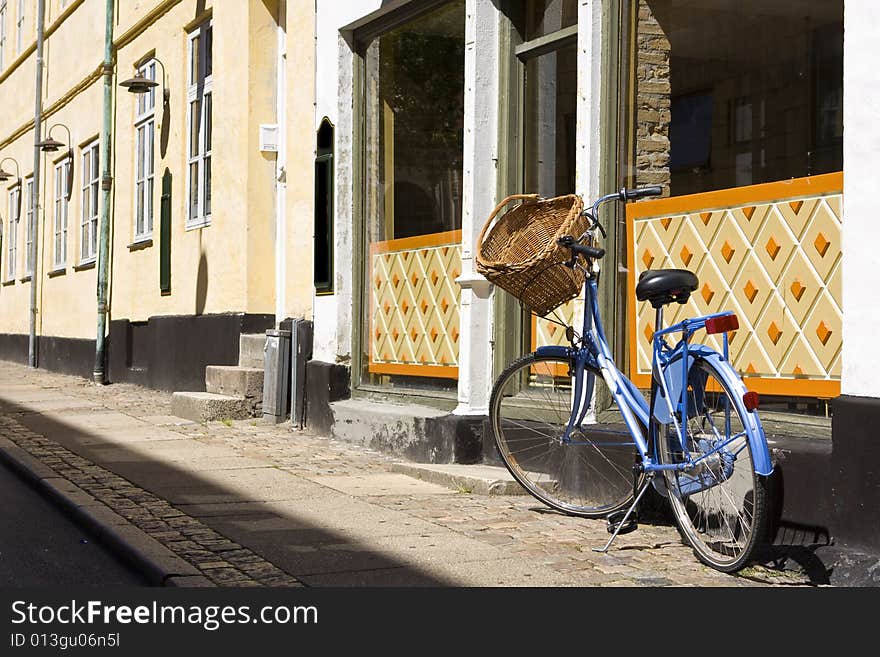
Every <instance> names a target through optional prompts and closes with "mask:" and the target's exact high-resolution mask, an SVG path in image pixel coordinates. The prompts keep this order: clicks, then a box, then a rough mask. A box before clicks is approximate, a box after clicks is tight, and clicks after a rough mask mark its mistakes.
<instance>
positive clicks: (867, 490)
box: [830, 395, 880, 553]
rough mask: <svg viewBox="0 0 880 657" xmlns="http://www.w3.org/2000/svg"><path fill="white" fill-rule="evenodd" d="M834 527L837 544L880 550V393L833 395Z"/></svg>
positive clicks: (832, 466) (832, 471)
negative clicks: (879, 432) (874, 395)
mask: <svg viewBox="0 0 880 657" xmlns="http://www.w3.org/2000/svg"><path fill="white" fill-rule="evenodd" d="M833 403H834V420H833V424H832V426H833V432H834V449H833V451H832V453H831V468H830V469H831V496H830V499H831V501H832V504H833V509H834V510H833V519H834V520H833V529H834V534H835V537H836V538H837V542H838V545H841V546H846V547H849V548H852V549H856V550H863V551H865V552H868V553H880V440H878V439H877V427H878V426H880V399H874V398H871V397H853V396H850V395H842V396H840V397H838V398H837V399H835V400H834V402H833Z"/></svg>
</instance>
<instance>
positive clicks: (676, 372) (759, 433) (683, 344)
mask: <svg viewBox="0 0 880 657" xmlns="http://www.w3.org/2000/svg"><path fill="white" fill-rule="evenodd" d="M594 207H595V206H594ZM584 308H585V310H584V320H583V331H582V333H581V346H580V347H574V346H571V347H562V346H546V347H538V348H537V349H536V350H535V354H536V355H537V356H553V357H561V358H565V359H568V360H569V362H571V363H572V365H573V376H572V378H573V387H572V404H571V406H572V411H571V417H570V419H569V422H568V426H567V428H566V430H565V433H564V434H563V438H562V440H563V442H566V443H573V440H572V438H571V434H572V432H573V430H574V429H576V428H580V426H581V424H582V423H583V421H584V418H585V417H586V415H587V412H588V410H589V406H590V403H591V400H592V398H593V391H594V386H595V375H594V374H592V373H591V372H589V371H587V370H586V368H587V366H591V367H593V368H596V369H598V370H599V371H601V372H602V377H603V378H604V380H605V383H606V384H607V386H608V389H609V391H610V392H611V395H612V396H613V397H614V400H615V402H616V403H617V407H618V409H619V410H620V412H621V415H622V416H623V420H624V422H625V423H626V426H627V428H628V430H629V433H630V436H631V437H632V440H633V442H634V443H635V445H636V448H637V449H638V452H639V454H640V456H641V461H642V469H643V470H644V471H645V472H659V471H663V470H679V471H687V470H692V469H694V468H696V467H697V466H699V465H700V463H701V462H702V461H703V460H705V459H706V458H708V457H710V456H712V455H714V454H715V453H717V452H720V451H722V450H724V448H725V447H726V445H727V444H729V443H730V442H732V441H733V440H735V439H736V438H739V437H740V436H741V435H742V434H738V435H737V436H734V437H732V438H729V439H728V440H727V441H725V442H724V443H722V444H720V445H717V446H716V447H715V448H714V449H713V450H712V451H710V452H708V453H706V454H703V455H701V456H700V457H699V458H697V459H692V458H691V456H690V450H688V449H686V442H687V435H686V434H687V430H686V423H685V422H681V423H679V422H678V421H677V420H676V412H678V413H679V415H678V417H680V418H685V419H686V418H687V417H688V395H687V389H688V377H689V376H690V370H691V367H692V365H693V363H694V362H695V359H696V358H698V357H699V358H701V359H704V360H707V361H709V362H711V363H712V365H714V366H715V368H716V370H717V371H718V373H719V374H720V375H721V377H722V379H723V383H724V385H726V386H727V387H728V389H729V390H730V391H731V393H732V397H733V399H734V403H736V404H737V406H738V408H739V411H740V415H741V416H742V417H743V418H744V419H745V424H746V426H745V433H746V435H747V439H748V441H749V445H750V446H751V449H752V455H753V462H754V469H755V472H756V473H757V474H760V475H769V474H771V473H772V472H773V466H772V463H771V460H770V453H769V450H768V448H767V443H766V440H765V439H764V431H763V428H762V427H761V423H760V420H759V419H758V416H757V413H755V412H754V411H748V410H747V409H746V408H745V404H744V402H743V399H742V396H743V394H745V393H746V392H747V390H746V388H745V385H744V384H743V382H742V380H741V379H740V377H739V375H738V374H737V373H736V371H735V370H734V369H733V368H732V367H731V366H730V364H729V362H728V360H727V334H726V333H725V334H724V354H719V353H718V352H716V351H715V350H713V349H710V348H709V347H706V346H705V345H701V344H696V345H691V344H690V342H689V340H690V338H691V336H692V335H693V334H694V332H696V331H697V330H699V329H701V328H704V327H705V324H706V321H707V320H709V319H712V318H714V317H721V316H725V315H729V314H731V313H730V312H722V313H715V314H713V315H705V316H702V317H697V318H694V319H687V320H684V321H682V322H679V323H678V324H675V325H674V326H670V327H668V328H665V329H662V330H659V331H657V332H656V333H655V335H654V339H653V362H652V371H653V372H655V373H656V374H657V376H655V379H656V384H655V385H654V386H652V390H656V389H658V387H659V388H662V390H663V393H664V394H663V395H662V396H659V395H652V399H651V402H650V405H649V403H648V402H647V401H645V398H644V396H643V395H642V393H641V392H640V391H639V390H638V388H636V386H635V385H634V384H633V383H632V381H630V380H629V378H628V377H627V376H626V375H624V374H623V373H622V372H621V371H620V370H619V369H617V366H616V365H615V363H614V358H613V356H612V354H611V349H610V348H609V346H608V342H607V340H606V338H605V332H604V329H603V327H602V321H601V317H600V314H599V304H598V287H597V278H596V276H595V275H593V274H589V275H588V277H587V280H586V285H585V286H584ZM678 332H681V333H682V337H681V339H680V340H679V341H678V342H677V343H676V344H675V346H673V347H669V346H668V345H667V343H666V341H665V340H664V336H667V335H669V334H672V333H678ZM661 399H662V400H664V401H665V404H663V403H662V402H661ZM673 400H676V401H677V404H678V406H677V408H674V407H673ZM729 421H730V420H729V414H728V419H727V423H728V430H729ZM658 423H659V424H660V425H666V424H673V425H674V426H675V429H676V433H677V435H678V438H679V440H680V442H681V446H682V453H683V454H684V455H686V457H685V459H684V460H683V461H682V462H680V463H672V464H662V463H658V462H657V461H656V460H655V458H654V455H653V454H652V452H651V450H650V446H649V443H650V442H652V441H654V440H656V436H655V427H656V425H657V424H658ZM643 428H646V429H647V431H643ZM645 435H647V440H646V438H645ZM574 444H576V443H574ZM698 485H699V486H700V487H705V485H703V484H698ZM690 492H692V491H690Z"/></svg>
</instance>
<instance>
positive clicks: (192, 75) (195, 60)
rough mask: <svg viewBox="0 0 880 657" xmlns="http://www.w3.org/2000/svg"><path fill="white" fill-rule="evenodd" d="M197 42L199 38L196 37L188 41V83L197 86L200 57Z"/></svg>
mask: <svg viewBox="0 0 880 657" xmlns="http://www.w3.org/2000/svg"><path fill="white" fill-rule="evenodd" d="M199 42H200V38H199V36H198V35H196V36H194V37H193V38H192V40H191V41H190V60H189V83H190V84H191V85H192V84H198V82H199V80H200V77H199V57H200V56H201V52H200V51H199Z"/></svg>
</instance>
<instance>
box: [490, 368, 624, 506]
mask: <svg viewBox="0 0 880 657" xmlns="http://www.w3.org/2000/svg"><path fill="white" fill-rule="evenodd" d="M588 372H589V373H591V374H593V376H594V377H595V394H594V395H593V400H592V402H591V403H592V407H591V409H590V411H589V413H588V415H587V417H586V419H585V421H584V423H583V424H582V426H580V427H577V428H575V430H574V431H572V434H571V436H570V440H569V441H567V442H566V441H564V440H563V437H564V434H565V430H566V427H567V426H568V423H569V419H570V417H571V413H572V403H573V401H572V392H573V385H572V375H573V365H572V363H571V362H570V361H569V360H567V359H564V358H555V357H537V356H535V354H528V355H526V356H523V357H522V358H520V359H519V360H517V361H515V362H513V363H512V364H511V365H510V366H509V367H508V368H507V369H506V370H505V371H504V372H503V373H502V374H501V376H500V377H498V381H497V382H496V383H495V387H494V388H493V390H492V397H491V400H490V402H489V422H490V426H491V428H492V431H493V433H494V435H495V444H496V445H497V446H498V452H499V453H500V455H501V458H502V460H503V461H504V463H505V464H506V465H507V469H508V470H510V473H511V474H512V475H513V477H514V478H515V479H516V480H517V481H518V482H519V483H520V484H521V485H522V486H523V487H524V488H525V489H526V490H527V491H528V492H529V493H531V494H532V495H533V496H534V497H536V498H537V499H539V500H541V501H542V502H544V503H545V504H547V505H548V506H550V507H552V508H554V509H557V510H559V511H563V512H565V513H568V514H572V515H577V516H582V517H586V518H602V517H605V516H606V515H608V514H609V513H611V512H613V511H617V510H618V509H621V508H623V507H625V506H626V505H627V504H628V503H629V502H630V501H631V500H632V496H633V464H634V463H635V458H636V455H637V453H638V452H637V450H636V448H635V444H634V442H633V439H632V437H631V436H630V433H629V430H628V428H627V427H626V425H625V424H624V423H623V420H622V417H621V416H620V414H619V413H617V412H615V411H616V406H615V405H614V403H613V399H612V398H611V395H610V394H609V392H608V388H607V386H605V382H604V379H603V378H602V375H601V373H600V372H599V371H598V370H593V369H588ZM586 373H587V372H585V374H586Z"/></svg>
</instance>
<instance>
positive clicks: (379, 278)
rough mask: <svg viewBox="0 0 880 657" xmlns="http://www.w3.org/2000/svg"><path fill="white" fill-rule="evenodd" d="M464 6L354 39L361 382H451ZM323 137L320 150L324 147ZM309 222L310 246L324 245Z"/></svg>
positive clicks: (429, 385)
mask: <svg viewBox="0 0 880 657" xmlns="http://www.w3.org/2000/svg"><path fill="white" fill-rule="evenodd" d="M465 16H466V14H465V2H464V0H455V1H454V2H448V3H444V4H442V5H440V6H438V7H436V8H433V9H431V10H429V11H425V12H422V13H420V14H419V15H417V16H415V17H414V18H405V17H401V19H400V20H401V22H399V23H396V24H392V25H389V29H387V30H386V31H384V32H382V33H381V34H379V35H378V36H376V37H375V38H373V39H371V40H370V41H369V43H366V42H365V43H364V50H363V54H362V57H363V63H364V66H363V69H362V71H363V73H362V75H363V85H364V86H363V87H362V88H363V89H364V91H365V98H364V104H363V107H364V117H363V123H362V126H363V127H362V130H363V132H362V134H363V140H364V141H363V148H364V155H365V159H366V161H365V166H364V168H363V175H364V178H365V179H364V186H363V189H364V202H363V220H364V222H365V224H366V225H365V235H366V238H367V239H366V240H365V242H366V244H365V245H364V247H365V249H364V251H363V253H362V255H361V258H362V263H358V264H359V265H361V266H362V267H363V269H362V271H363V276H364V280H365V281H369V282H370V284H369V285H364V286H363V289H362V291H361V294H362V295H363V296H362V299H363V302H362V308H363V313H362V317H361V318H360V321H361V322H362V323H361V327H362V328H361V336H363V337H362V339H361V345H360V351H361V353H360V363H361V377H360V382H359V383H360V384H361V385H365V386H381V387H382V388H383V389H394V388H397V389H410V390H413V389H421V390H429V391H431V392H432V393H436V392H440V393H443V392H446V393H451V392H452V391H454V390H455V388H456V386H457V380H456V378H455V377H456V376H457V369H456V366H457V364H458V357H459V351H458V349H459V348H458V342H459V341H458V337H459V316H458V306H459V299H460V294H459V290H458V285H457V284H456V283H455V278H456V277H457V276H458V273H460V271H461V269H460V267H461V265H460V264H459V263H460V260H459V257H460V253H461V251H460V243H461V233H460V229H461V217H462V184H463V178H462V171H463V160H462V153H463V150H462V149H463V144H464V94H465V66H464V60H465ZM320 137H321V136H320V133H319V139H320ZM323 138H324V139H325V140H326V141H325V145H324V147H323V148H322V147H320V146H319V148H320V149H321V150H320V151H319V153H321V154H324V152H325V150H327V151H329V150H330V148H331V147H332V140H331V139H332V136H331V135H330V134H328V133H327V132H326V131H325V134H324V135H323ZM325 163H326V166H328V167H329V166H330V163H329V161H326V160H325ZM316 164H317V165H318V166H321V160H320V159H319V160H318V162H317V163H316ZM317 173H318V171H317V170H316V174H317ZM321 183H322V181H321V180H320V179H319V180H317V181H316V184H321ZM316 191H318V193H319V194H326V193H329V192H330V191H331V190H330V187H329V185H327V186H326V187H325V188H323V189H322V188H318V189H317V190H316ZM316 211H317V212H321V211H323V209H322V208H316ZM317 218H318V219H319V220H320V219H321V217H320V216H318V217H317ZM327 220H328V221H327V222H326V228H327V229H328V230H329V228H330V216H328V217H327ZM318 228H319V224H316V233H315V242H316V246H317V245H321V243H322V241H324V240H326V241H327V244H328V245H329V238H330V235H329V234H328V233H326V232H325V234H324V235H321V234H319V233H318ZM379 254H382V257H379ZM318 264H320V265H324V266H326V267H327V270H328V271H327V273H329V271H331V270H330V267H329V265H331V264H332V263H329V262H320V261H316V265H318Z"/></svg>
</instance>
